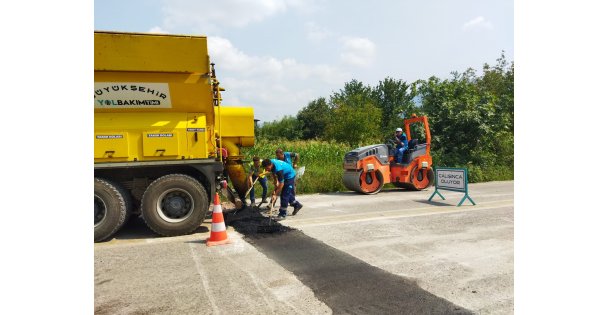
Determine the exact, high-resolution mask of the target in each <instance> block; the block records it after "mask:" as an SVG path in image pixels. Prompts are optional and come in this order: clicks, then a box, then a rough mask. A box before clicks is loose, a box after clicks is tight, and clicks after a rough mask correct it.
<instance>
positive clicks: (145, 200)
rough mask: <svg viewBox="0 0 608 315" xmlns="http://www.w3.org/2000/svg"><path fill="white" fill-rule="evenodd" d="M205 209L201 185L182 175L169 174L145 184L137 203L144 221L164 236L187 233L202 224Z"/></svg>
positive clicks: (203, 189) (207, 202)
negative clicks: (144, 189) (147, 184)
mask: <svg viewBox="0 0 608 315" xmlns="http://www.w3.org/2000/svg"><path fill="white" fill-rule="evenodd" d="M208 210H209V198H208V197H207V191H206V190H205V187H203V185H201V183H199V182H198V181H197V180H196V179H194V178H192V177H190V176H188V175H184V174H170V175H165V176H163V177H160V178H158V179H156V180H155V181H154V182H152V183H151V184H150V186H148V188H147V189H146V191H145V192H144V195H143V197H142V202H141V214H142V217H143V218H144V221H145V222H146V224H147V225H148V227H150V229H152V230H153V231H154V232H156V233H158V234H160V235H164V236H176V235H183V234H188V233H190V232H192V231H194V230H195V229H196V228H197V227H199V226H200V225H201V223H203V220H204V219H205V214H206V212H207V211H208Z"/></svg>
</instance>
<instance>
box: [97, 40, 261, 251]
mask: <svg viewBox="0 0 608 315" xmlns="http://www.w3.org/2000/svg"><path fill="white" fill-rule="evenodd" d="M94 52H95V59H94V60H95V61H94V62H95V80H94V81H95V82H94V85H95V86H94V92H95V93H94V95H95V96H94V108H95V134H94V143H95V145H94V148H95V149H94V150H95V153H94V155H95V164H94V165H95V172H94V173H95V183H94V185H95V194H94V196H95V241H96V242H97V241H102V240H105V239H108V238H109V237H111V236H112V235H113V234H114V233H116V232H117V231H118V230H119V229H120V228H121V227H122V225H123V224H124V223H125V222H126V221H127V219H128V218H129V217H130V216H131V215H141V216H142V217H143V219H144V221H145V222H146V224H147V225H148V226H149V227H150V228H151V229H152V230H153V231H155V232H156V233H158V234H161V235H166V236H174V235H182V234H188V233H191V232H192V231H194V230H195V229H196V228H197V227H199V226H200V225H201V223H202V222H203V220H204V219H205V217H206V215H207V213H208V211H209V204H210V200H213V199H212V197H213V196H214V195H215V193H216V191H218V190H222V191H224V192H225V193H227V194H228V197H229V198H230V199H231V200H232V201H234V202H235V203H239V204H238V206H240V198H239V197H241V198H242V197H243V194H244V192H245V191H246V190H247V186H246V185H247V184H246V181H245V173H244V168H243V166H242V156H241V155H240V154H241V153H240V147H247V146H253V144H254V120H253V108H251V107H230V106H222V104H221V99H222V97H221V91H223V90H224V89H223V88H221V87H220V84H219V81H218V79H217V78H216V75H215V68H214V64H213V63H210V59H209V56H208V51H207V38H206V37H203V36H182V35H157V34H140V33H120V32H98V31H96V32H95V49H94ZM222 148H223V149H222ZM222 152H223V153H224V154H222ZM227 177H229V178H230V180H231V182H232V184H233V186H234V188H235V189H236V192H237V194H238V195H239V196H235V194H234V193H233V192H232V190H231V189H230V188H228V189H226V181H227Z"/></svg>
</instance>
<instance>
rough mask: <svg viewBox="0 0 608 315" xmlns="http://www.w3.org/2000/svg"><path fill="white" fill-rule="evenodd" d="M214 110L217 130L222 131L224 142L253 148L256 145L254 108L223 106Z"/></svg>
mask: <svg viewBox="0 0 608 315" xmlns="http://www.w3.org/2000/svg"><path fill="white" fill-rule="evenodd" d="M214 109H215V113H216V115H215V129H216V132H217V131H218V130H220V129H221V133H220V135H221V137H222V141H230V142H231V143H233V144H237V145H240V146H243V147H252V146H253V145H254V144H255V134H254V128H253V127H254V121H253V108H252V107H233V106H221V108H218V107H215V108H214ZM218 113H219V114H218ZM222 145H224V144H223V143H222Z"/></svg>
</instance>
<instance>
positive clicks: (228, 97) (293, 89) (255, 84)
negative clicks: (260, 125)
mask: <svg viewBox="0 0 608 315" xmlns="http://www.w3.org/2000/svg"><path fill="white" fill-rule="evenodd" d="M208 46H209V56H210V57H211V60H212V62H214V63H215V64H216V66H215V67H216V72H217V75H218V79H219V81H220V83H221V84H222V86H223V87H224V88H226V92H224V93H223V94H222V97H223V98H224V104H226V105H243V106H254V108H255V116H256V118H259V119H262V120H263V121H270V120H273V119H279V118H281V117H282V116H284V115H288V114H289V115H295V114H296V113H297V112H298V110H300V109H301V108H302V107H304V106H305V105H307V104H308V102H309V101H311V100H313V99H315V98H317V97H322V96H327V95H329V94H330V92H331V91H333V90H335V89H337V88H339V87H340V86H341V85H342V84H344V82H346V80H348V79H349V78H350V74H349V73H346V72H344V71H343V70H341V69H339V68H336V67H333V66H330V65H326V64H303V63H300V62H298V61H297V60H295V59H292V58H286V59H277V58H274V57H268V56H250V55H248V54H246V53H244V52H243V51H241V50H239V49H238V48H237V47H234V45H232V43H231V42H230V41H229V40H227V39H225V38H221V37H208Z"/></svg>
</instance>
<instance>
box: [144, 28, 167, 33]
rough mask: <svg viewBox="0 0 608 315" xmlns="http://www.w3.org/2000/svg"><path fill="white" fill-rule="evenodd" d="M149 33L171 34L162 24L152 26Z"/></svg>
mask: <svg viewBox="0 0 608 315" xmlns="http://www.w3.org/2000/svg"><path fill="white" fill-rule="evenodd" d="M148 33H153V34H169V32H168V31H165V30H163V29H162V28H161V27H160V26H155V27H153V28H151V29H150V30H148Z"/></svg>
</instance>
